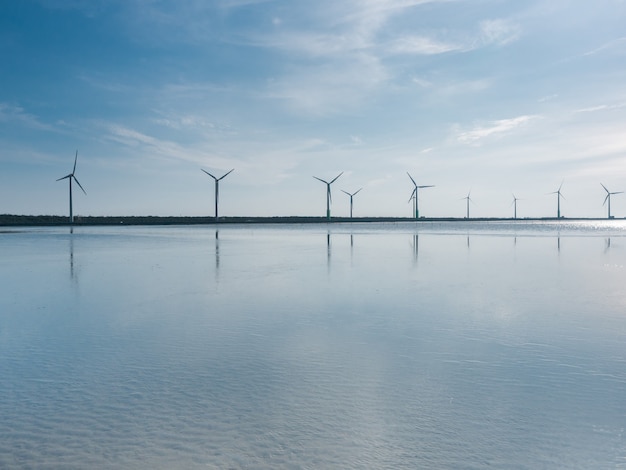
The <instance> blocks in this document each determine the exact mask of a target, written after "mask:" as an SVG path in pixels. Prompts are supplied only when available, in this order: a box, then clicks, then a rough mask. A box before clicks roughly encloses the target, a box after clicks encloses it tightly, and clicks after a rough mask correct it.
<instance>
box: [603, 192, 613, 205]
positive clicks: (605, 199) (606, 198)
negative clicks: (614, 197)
mask: <svg viewBox="0 0 626 470" xmlns="http://www.w3.org/2000/svg"><path fill="white" fill-rule="evenodd" d="M610 197H611V193H608V194H607V195H606V197H605V198H604V202H603V203H602V205H605V204H606V201H607V200H608V199H609V198H610Z"/></svg>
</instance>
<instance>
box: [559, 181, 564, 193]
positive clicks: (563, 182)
mask: <svg viewBox="0 0 626 470" xmlns="http://www.w3.org/2000/svg"><path fill="white" fill-rule="evenodd" d="M563 183H565V180H563V181H561V186H559V192H561V188H562V187H563Z"/></svg>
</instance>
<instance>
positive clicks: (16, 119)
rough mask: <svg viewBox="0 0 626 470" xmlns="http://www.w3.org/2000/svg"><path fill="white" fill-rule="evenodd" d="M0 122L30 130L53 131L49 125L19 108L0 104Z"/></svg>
mask: <svg viewBox="0 0 626 470" xmlns="http://www.w3.org/2000/svg"><path fill="white" fill-rule="evenodd" d="M0 122H6V123H18V124H20V125H22V126H25V127H29V128H32V129H38V130H46V131H53V130H55V129H54V127H52V126H51V125H49V124H45V123H43V122H41V121H40V120H39V119H38V118H37V117H36V116H34V115H32V114H30V113H27V112H26V111H25V110H24V108H22V107H21V106H15V105H10V104H8V103H0Z"/></svg>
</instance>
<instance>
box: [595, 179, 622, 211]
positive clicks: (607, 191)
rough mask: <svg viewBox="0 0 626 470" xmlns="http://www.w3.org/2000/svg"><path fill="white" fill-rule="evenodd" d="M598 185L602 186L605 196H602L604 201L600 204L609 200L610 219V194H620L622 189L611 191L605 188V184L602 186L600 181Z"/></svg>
mask: <svg viewBox="0 0 626 470" xmlns="http://www.w3.org/2000/svg"><path fill="white" fill-rule="evenodd" d="M600 186H602V187H603V188H604V190H605V191H606V197H605V198H604V202H603V203H602V205H604V204H606V201H609V217H608V218H609V219H611V218H612V217H611V195H613V194H622V193H623V192H624V191H614V192H611V191H609V190H608V189H606V186H604V185H603V184H602V183H600Z"/></svg>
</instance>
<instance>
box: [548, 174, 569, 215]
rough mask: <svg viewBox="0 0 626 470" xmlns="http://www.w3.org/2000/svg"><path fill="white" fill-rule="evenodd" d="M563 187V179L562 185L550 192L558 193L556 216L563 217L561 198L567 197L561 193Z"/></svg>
mask: <svg viewBox="0 0 626 470" xmlns="http://www.w3.org/2000/svg"><path fill="white" fill-rule="evenodd" d="M562 187H563V182H562V181H561V186H559V189H557V190H556V191H553V192H551V193H548V194H556V218H557V219H560V218H561V198H563V199H565V196H563V195H562V194H561V188H562Z"/></svg>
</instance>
